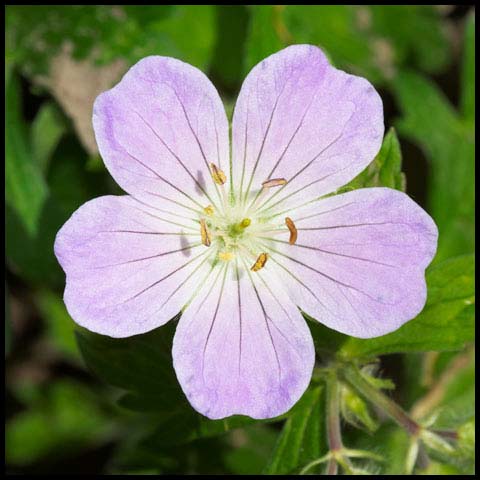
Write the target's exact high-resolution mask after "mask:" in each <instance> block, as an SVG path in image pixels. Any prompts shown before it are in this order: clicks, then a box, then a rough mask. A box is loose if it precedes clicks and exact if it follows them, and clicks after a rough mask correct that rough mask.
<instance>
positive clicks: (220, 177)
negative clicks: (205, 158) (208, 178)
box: [210, 163, 227, 185]
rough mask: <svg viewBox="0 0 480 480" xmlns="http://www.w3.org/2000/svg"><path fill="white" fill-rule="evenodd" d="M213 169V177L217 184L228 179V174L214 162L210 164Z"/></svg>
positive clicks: (221, 183)
mask: <svg viewBox="0 0 480 480" xmlns="http://www.w3.org/2000/svg"><path fill="white" fill-rule="evenodd" d="M210 168H211V169H212V178H213V181H214V182H215V183H216V184H217V185H223V184H224V183H225V182H226V181H227V176H226V175H225V173H223V171H222V170H220V169H219V168H218V167H217V166H216V165H215V164H214V163H211V164H210Z"/></svg>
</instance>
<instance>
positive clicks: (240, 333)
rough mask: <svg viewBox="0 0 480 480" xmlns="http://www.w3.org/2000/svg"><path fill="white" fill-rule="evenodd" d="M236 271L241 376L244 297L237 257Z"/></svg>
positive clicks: (239, 367) (239, 368)
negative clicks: (241, 290)
mask: <svg viewBox="0 0 480 480" xmlns="http://www.w3.org/2000/svg"><path fill="white" fill-rule="evenodd" d="M235 272H236V279H237V296H238V320H239V335H238V376H240V372H241V364H242V297H241V294H240V273H239V271H238V259H235Z"/></svg>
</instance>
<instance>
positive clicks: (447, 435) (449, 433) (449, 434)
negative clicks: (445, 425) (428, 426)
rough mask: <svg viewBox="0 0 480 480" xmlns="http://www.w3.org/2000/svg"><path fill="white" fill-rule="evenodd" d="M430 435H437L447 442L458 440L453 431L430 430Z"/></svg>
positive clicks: (456, 434)
mask: <svg viewBox="0 0 480 480" xmlns="http://www.w3.org/2000/svg"><path fill="white" fill-rule="evenodd" d="M430 431H431V432H432V433H435V434H437V435H438V436H439V437H442V438H445V439H447V440H458V433H457V432H455V431H453V430H430Z"/></svg>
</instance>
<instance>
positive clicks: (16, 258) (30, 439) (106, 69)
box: [5, 5, 475, 474]
mask: <svg viewBox="0 0 480 480" xmlns="http://www.w3.org/2000/svg"><path fill="white" fill-rule="evenodd" d="M474 15H475V14H474V8H473V7H471V6H448V5H441V6H417V5H412V6H281V5H278V6H239V5H238V6H228V5H222V6H184V5H164V6H7V7H6V34H5V35H6V37H5V38H6V51H5V67H6V71H5V81H6V83H5V98H6V172H5V173H6V203H7V204H6V279H5V287H6V291H5V355H6V461H7V471H8V472H10V473H17V474H18V473H20V474H24V473H35V474H40V473H72V472H74V473H134V472H135V473H159V472H160V473H259V472H260V471H262V468H263V467H264V465H265V464H266V462H267V460H268V457H269V455H270V454H271V452H272V449H273V448H274V444H275V441H276V438H277V434H278V431H279V428H280V427H279V426H278V425H276V424H273V425H263V424H262V425H259V424H253V425H251V426H248V427H244V428H241V429H237V430H233V431H230V432H228V433H226V434H224V435H218V434H217V435H213V434H212V435H209V436H206V437H203V438H198V435H196V434H191V433H190V434H189V435H190V436H187V438H186V439H183V440H182V441H179V442H172V443H171V444H169V442H167V441H165V438H163V439H162V434H161V432H163V437H165V436H169V435H170V434H171V432H172V430H169V428H167V427H166V426H165V425H164V424H162V423H161V420H159V419H158V418H157V420H156V421H157V424H155V422H153V423H152V420H151V418H150V417H147V416H146V415H145V414H144V413H145V410H146V408H145V406H142V409H141V410H142V411H143V413H142V412H140V413H139V412H135V410H136V409H135V405H133V404H134V403H135V402H134V401H132V399H130V403H129V402H125V401H123V402H122V401H120V402H118V401H117V400H118V399H119V398H120V397H121V394H120V393H119V390H117V389H116V388H115V387H112V386H109V385H108V383H107V382H105V381H103V380H101V379H100V378H99V376H98V375H96V374H95V375H94V374H92V373H90V371H89V370H88V369H87V368H86V367H85V362H84V360H83V358H82V355H81V354H80V351H79V348H78V344H77V341H76V338H75V333H74V332H75V325H74V323H73V321H72V320H71V318H70V317H69V315H68V314H67V312H66V310H65V307H64V304H63V301H62V294H63V287H64V275H63V272H62V270H61V269H60V267H59V265H58V264H57V262H56V259H55V257H54V254H53V241H54V238H55V234H56V232H57V231H58V229H59V228H60V227H61V225H62V224H63V223H64V222H65V221H66V220H67V219H68V218H69V216H70V215H71V214H72V212H74V211H75V210H76V209H77V208H78V207H79V206H80V205H81V204H83V203H84V202H86V201H87V200H89V199H91V198H94V197H97V196H101V195H106V194H111V193H113V194H120V193H121V191H120V190H119V188H118V187H117V186H116V184H115V182H114V181H113V180H112V179H111V177H110V176H109V174H108V172H107V171H106V169H105V167H104V165H103V162H102V160H101V158H100V157H99V155H98V150H97V146H96V143H95V138H94V135H93V130H92V125H91V114H92V105H93V101H94V99H95V97H96V96H97V95H98V94H99V93H101V92H102V91H104V90H106V89H108V88H109V87H111V86H112V85H113V84H114V83H116V82H117V81H118V80H119V79H120V78H121V76H122V75H123V73H125V71H126V70H127V69H128V68H129V67H130V66H131V65H133V64H134V63H135V62H136V61H137V60H139V59H141V58H142V57H144V56H147V55H166V56H173V57H176V58H179V59H181V60H184V61H186V62H189V63H191V64H193V65H195V66H197V67H198V68H200V69H201V70H203V71H204V72H205V73H207V75H208V76H209V78H210V79H211V80H212V81H213V83H214V84H215V86H216V87H217V88H218V90H219V92H220V95H221V96H222V98H223V100H224V103H225V105H226V108H227V112H228V114H229V116H231V113H232V110H233V106H234V102H235V98H236V96H237V94H238V91H239V89H240V86H241V84H242V81H243V79H244V77H245V75H246V74H247V73H248V71H249V70H250V69H251V68H252V67H253V66H254V65H255V64H256V63H257V62H259V61H260V60H262V59H263V58H264V57H265V56H267V55H269V54H271V53H273V52H275V51H277V50H280V49H281V48H283V47H285V46H287V45H289V44H293V43H310V44H315V45H318V46H320V47H321V48H322V49H324V50H325V52H326V53H327V54H328V56H329V57H330V58H331V60H332V62H333V63H334V64H335V65H336V66H337V67H339V68H341V69H343V70H345V71H347V72H349V73H354V74H357V75H361V76H364V77H366V78H367V79H368V80H369V81H370V82H372V83H373V84H374V85H375V87H376V88H377V89H378V91H379V92H380V95H381V96H382V99H383V102H384V107H385V124H386V128H387V129H388V128H389V127H391V126H393V127H395V129H396V131H397V134H398V136H399V139H400V145H401V150H402V154H403V171H404V172H405V174H406V188H407V192H408V193H409V195H410V196H412V197H413V198H414V199H415V200H416V201H417V202H418V203H420V204H421V205H422V206H423V207H424V208H426V209H427V211H429V213H430V214H431V215H433V217H434V218H435V221H436V223H437V225H438V226H439V229H440V244H439V252H438V256H437V258H436V260H435V261H438V260H442V259H445V258H449V257H451V256H453V255H459V254H465V253H471V252H473V250H474V233H473V232H474V230H473V226H474V181H473V175H474V122H475V114H474V99H475V91H474V55H475V51H474V35H475V33H474V32H475V19H474V18H475V17H474ZM97 347H98V349H99V350H100V351H101V349H102V348H105V349H108V348H111V347H112V345H111V344H99V345H97ZM115 348H116V347H113V350H114V351H113V354H112V355H111V356H110V357H105V359H104V361H106V362H112V364H114V363H115V362H116V361H119V360H118V355H117V356H115V354H118V353H119V352H117V351H116V350H115ZM109 351H110V350H109ZM90 354H91V355H95V351H93V352H92V351H90ZM120 354H121V355H123V358H125V355H126V353H125V352H124V351H122V352H120ZM84 355H85V352H84ZM441 355H444V354H441ZM442 358H443V357H442ZM449 359H451V357H448V354H447V356H446V357H445V359H444V361H443V364H445V365H446V364H447V363H448V360H449ZM134 361H135V359H134V360H133V362H134ZM417 361H418V358H417V357H416V356H415V355H409V356H400V355H396V356H395V355H393V356H392V355H391V356H388V357H385V358H384V359H383V366H384V369H385V371H386V374H387V375H389V376H391V377H393V378H394V379H395V381H396V384H397V390H396V392H395V395H396V397H397V398H398V399H399V400H400V401H401V402H403V405H404V406H405V407H406V408H407V407H408V406H409V405H411V404H412V403H413V402H414V400H415V399H416V398H418V396H419V395H420V394H421V393H422V392H424V391H425V390H426V388H427V386H428V385H426V384H425V382H424V380H425V379H423V380H422V379H420V378H418V377H419V373H418V371H417V370H418V369H414V368H411V367H412V366H413V365H415V364H416V362H417ZM443 364H442V362H440V363H439V365H440V366H439V367H438V369H440V370H441V368H442V365H443ZM99 370H101V368H99ZM440 370H439V372H440ZM156 373H157V372H156V371H155V370H152V371H151V375H152V376H154V375H155V374H156ZM472 375H473V374H471V375H470V376H468V375H467V377H468V378H467V380H465V381H466V382H467V384H468V385H467V386H468V388H473V376H472ZM107 376H108V375H107ZM100 377H102V375H100ZM122 381H123V380H122V379H119V380H118V381H112V382H110V383H113V384H114V385H117V386H123V385H124V383H122ZM145 381H146V382H148V379H147V380H145ZM422 382H423V383H422ZM468 382H470V383H468ZM462 388H464V390H465V388H466V387H465V386H464V387H462ZM472 398H473V397H472ZM132 405H133V407H132ZM151 408H152V407H151ZM137 410H138V409H137ZM162 425H163V426H162ZM157 427H158V428H157ZM160 427H161V428H160ZM156 428H157V430H155V429H156ZM158 429H160V430H158ZM159 432H160V433H159ZM217 433H218V432H217ZM347 435H348V432H347ZM352 435H354V434H353V433H352ZM182 438H183V437H182ZM352 439H353V436H352ZM352 441H353V440H352Z"/></svg>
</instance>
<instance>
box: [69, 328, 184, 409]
mask: <svg viewBox="0 0 480 480" xmlns="http://www.w3.org/2000/svg"><path fill="white" fill-rule="evenodd" d="M175 326H176V325H175V321H170V322H169V323H167V324H166V325H164V326H162V327H160V328H157V329H156V330H152V331H151V332H149V333H145V334H143V335H135V336H133V337H129V338H110V337H106V336H102V335H98V334H95V333H92V332H88V331H86V330H82V331H77V332H76V336H77V342H78V346H79V348H80V351H81V353H82V356H83V358H84V360H85V362H86V364H87V366H88V367H89V368H90V369H91V370H92V371H93V372H94V373H95V374H96V375H98V376H99V377H100V378H101V379H102V380H103V381H105V382H107V383H109V384H111V385H114V386H116V387H119V388H121V389H124V390H127V391H130V392H134V393H142V394H150V395H157V396H158V397H159V398H162V399H163V401H164V402H165V406H167V405H168V406H171V407H172V408H174V407H177V406H178V405H179V404H180V403H185V399H184V396H183V393H182V391H181V389H180V386H179V385H178V382H177V379H176V376H175V372H174V370H173V366H172V358H171V344H172V339H173V334H174V331H175Z"/></svg>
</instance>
